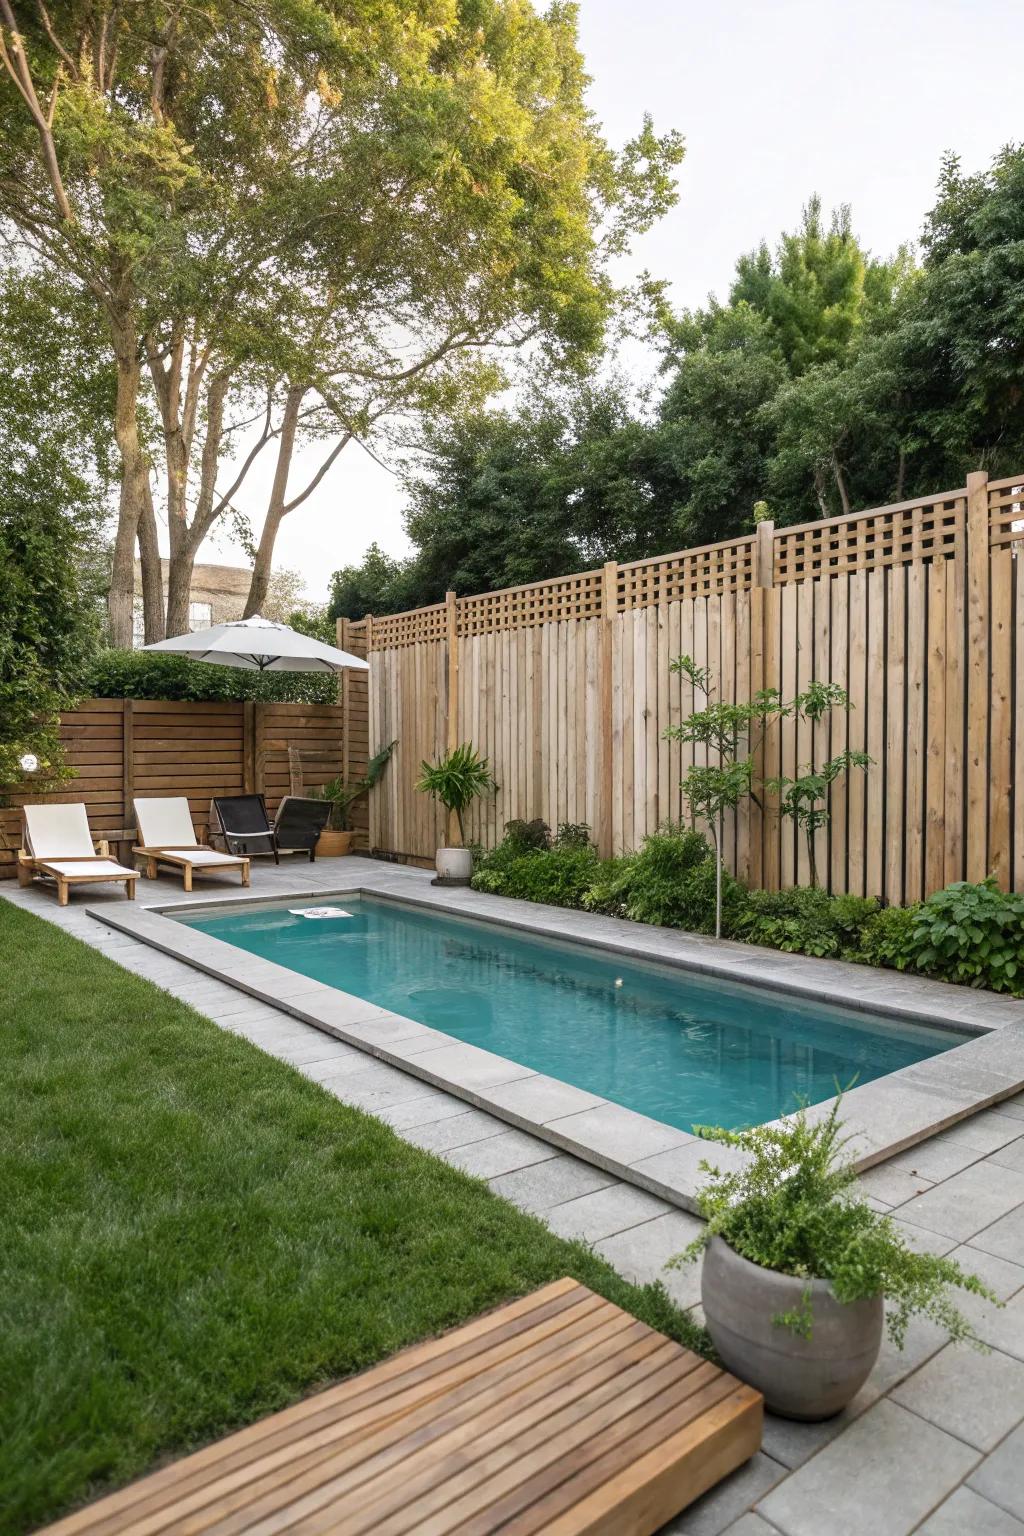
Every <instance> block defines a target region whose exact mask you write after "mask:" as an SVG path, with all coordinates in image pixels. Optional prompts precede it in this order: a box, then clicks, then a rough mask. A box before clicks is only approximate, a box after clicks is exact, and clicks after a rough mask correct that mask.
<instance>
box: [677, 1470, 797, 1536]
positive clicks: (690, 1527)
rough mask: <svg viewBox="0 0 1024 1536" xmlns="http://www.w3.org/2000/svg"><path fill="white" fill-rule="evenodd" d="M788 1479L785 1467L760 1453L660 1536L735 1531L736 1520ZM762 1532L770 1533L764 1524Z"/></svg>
mask: <svg viewBox="0 0 1024 1536" xmlns="http://www.w3.org/2000/svg"><path fill="white" fill-rule="evenodd" d="M785 1476H786V1468H785V1467H783V1466H780V1465H779V1463H778V1462H777V1461H772V1459H771V1457H770V1456H765V1455H764V1453H763V1452H761V1451H758V1453H757V1455H756V1456H752V1457H751V1458H750V1460H749V1461H748V1462H746V1463H745V1464H744V1465H743V1466H742V1467H739V1468H738V1469H737V1470H736V1471H735V1472H733V1473H732V1475H731V1476H729V1477H727V1478H726V1479H725V1480H724V1481H723V1482H721V1483H719V1484H718V1486H717V1487H716V1488H712V1490H711V1492H710V1493H706V1494H705V1495H704V1497H703V1498H701V1499H698V1500H697V1501H696V1503H695V1504H691V1505H690V1507H689V1509H684V1510H683V1512H682V1514H681V1515H677V1516H676V1518H675V1519H674V1520H671V1521H670V1522H669V1523H668V1525H664V1526H662V1528H661V1530H660V1531H659V1533H658V1536H722V1532H724V1531H726V1530H735V1529H736V1521H737V1519H738V1518H739V1517H740V1516H742V1515H743V1514H744V1513H745V1512H747V1511H749V1510H750V1509H751V1507H752V1505H754V1504H756V1503H757V1501H758V1499H760V1498H761V1497H762V1496H763V1495H764V1494H766V1493H767V1492H768V1490H769V1488H774V1486H775V1484H776V1483H777V1482H778V1481H779V1480H780V1479H781V1478H783V1477H785ZM754 1518H756V1519H760V1516H755V1517H754ZM762 1528H763V1529H768V1527H766V1526H764V1523H763V1522H762Z"/></svg>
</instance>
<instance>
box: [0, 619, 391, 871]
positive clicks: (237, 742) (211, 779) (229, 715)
mask: <svg viewBox="0 0 1024 1536" xmlns="http://www.w3.org/2000/svg"><path fill="white" fill-rule="evenodd" d="M360 635H361V631H360V630H358V629H357V630H356V633H355V634H354V635H353V636H352V641H353V643H352V644H351V645H350V646H349V649H351V650H357V649H358V645H359V638H360ZM346 678H347V679H349V678H351V679H358V680H357V681H355V682H348V683H347V684H346V685H343V697H342V702H341V703H340V704H273V703H251V702H249V703H211V704H196V703H189V702H170V701H157V700H150V699H134V700H133V699H92V700H89V701H88V702H86V703H84V704H83V705H82V706H81V707H80V708H79V709H76V710H73V711H71V712H70V713H68V714H66V715H64V716H62V718H61V727H60V734H61V739H62V741H63V743H64V748H65V754H66V758H67V761H68V762H69V764H70V765H71V766H72V767H73V768H74V769H75V777H74V778H73V779H69V780H68V781H67V782H66V783H64V784H62V785H61V787H60V789H59V790H58V791H56V792H55V793H54V794H51V795H33V794H31V793H28V792H26V790H25V786H22V787H21V788H20V790H19V792H17V793H14V792H12V793H10V794H9V795H7V796H6V797H5V799H6V802H7V803H6V806H5V807H4V808H3V809H0V832H2V833H3V837H2V838H0V878H3V877H4V876H10V875H12V874H13V873H14V855H15V850H16V849H17V846H18V842H19V839H20V832H21V810H20V807H21V806H22V805H23V804H25V803H26V802H28V801H40V800H46V801H55V802H59V801H71V800H82V801H84V802H85V806H86V809H87V811H88V813H89V822H90V825H91V827H92V829H93V832H94V833H95V834H96V836H97V837H106V838H108V839H110V840H111V841H112V842H118V843H121V842H126V841H127V840H128V839H129V838H130V836H131V829H132V827H133V825H134V815H133V811H132V800H133V798H134V797H135V796H139V797H143V796H153V795H185V796H186V797H187V799H188V802H189V809H190V810H191V812H192V819H193V821H194V822H195V824H196V828H197V830H198V829H200V828H201V827H204V826H205V824H206V822H207V820H208V818H209V811H210V801H211V799H212V798H213V796H214V795H235V794H242V793H245V792H250V791H254V790H256V791H261V792H262V793H264V794H265V795H266V797H267V805H268V808H269V810H270V811H271V813H273V811H274V810H275V809H276V807H277V805H278V803H279V802H280V800H281V797H282V795H285V794H287V793H288V791H289V787H290V784H289V760H288V752H289V748H296V747H298V748H299V749H300V752H301V754H302V756H303V758H306V757H308V758H309V759H310V760H311V761H315V762H316V763H317V765H318V768H319V766H320V765H321V764H322V765H323V766H324V768H325V769H326V768H329V767H333V772H334V773H340V774H343V775H345V776H346V777H351V778H359V777H360V776H361V775H363V774H364V773H365V772H366V763H367V735H366V692H367V688H366V682H365V674H356V673H348V674H346ZM360 688H361V693H362V697H361V698H360V697H359V694H360ZM346 695H347V696H346ZM367 814H368V813H367V808H366V802H365V800H364V801H361V802H359V803H358V804H357V805H356V807H355V815H354V818H353V819H354V822H355V827H356V831H357V834H358V836H357V840H356V841H357V846H358V845H359V844H362V846H364V847H365V844H366V827H367ZM4 844H6V846H4Z"/></svg>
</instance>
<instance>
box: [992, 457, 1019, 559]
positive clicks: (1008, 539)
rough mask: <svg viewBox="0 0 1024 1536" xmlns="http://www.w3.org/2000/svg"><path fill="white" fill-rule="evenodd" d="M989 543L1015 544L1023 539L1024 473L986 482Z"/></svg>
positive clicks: (996, 544)
mask: <svg viewBox="0 0 1024 1536" xmlns="http://www.w3.org/2000/svg"><path fill="white" fill-rule="evenodd" d="M988 526H989V544H990V545H991V546H992V548H993V549H994V548H996V547H997V546H998V545H1000V544H1015V543H1017V542H1018V541H1020V540H1021V539H1024V475H1017V476H1016V477H1015V478H1013V479H1010V480H990V481H989V483H988Z"/></svg>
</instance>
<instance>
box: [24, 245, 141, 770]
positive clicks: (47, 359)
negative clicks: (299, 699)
mask: <svg viewBox="0 0 1024 1536" xmlns="http://www.w3.org/2000/svg"><path fill="white" fill-rule="evenodd" d="M90 321H91V312H90V310H89V309H88V306H86V307H85V308H84V309H83V307H82V306H81V305H80V304H78V303H77V302H76V296H75V294H74V291H73V290H70V291H69V290H68V289H67V287H65V286H62V285H59V284H54V283H51V282H46V281H42V280H40V279H39V278H38V277H34V276H31V275H26V274H23V273H19V272H17V271H14V272H9V273H7V274H6V276H5V277H4V279H3V281H2V282H0V378H2V380H3V386H2V388H0V466H2V473H0V785H4V786H10V785H12V784H15V783H17V782H18V781H19V780H20V779H21V776H22V770H21V768H20V767H19V762H20V759H21V758H22V756H24V755H25V754H28V753H31V754H32V755H34V756H35V757H36V758H38V760H39V765H40V767H39V773H40V777H39V778H37V779H35V780H34V782H35V783H37V784H38V783H45V782H47V781H52V780H59V779H60V778H61V777H62V776H63V774H64V771H65V770H64V768H63V760H62V756H61V751H60V744H59V740H58V737H57V730H56V726H57V717H58V714H59V711H60V710H61V709H64V708H67V707H68V706H69V705H71V704H72V703H73V702H74V700H75V697H76V695H77V694H78V693H79V692H80V690H81V689H82V686H83V682H84V680H85V677H86V672H87V668H88V664H89V659H90V656H91V654H92V651H93V648H94V646H95V644H96V641H97V638H98V629H99V625H98V614H99V602H100V594H101V592H102V589H103V583H104V578H105V569H104V561H103V551H102V546H101V545H100V542H99V528H100V523H101V520H102V516H103V511H104V492H105V490H106V488H107V486H108V484H109V480H110V476H111V474H112V473H113V471H114V466H113V465H112V463H111V459H110V454H109V449H108V443H107V439H106V436H105V434H104V433H103V432H101V431H100V432H97V431H96V430H95V429H96V423H97V421H98V420H99V419H100V418H101V416H102V412H103V410H104V409H105V408H106V405H107V403H108V402H109V398H110V392H111V388H112V376H111V371H110V370H109V369H108V368H105V367H100V368H99V369H95V368H93V367H92V366H91V365H92V362H93V361H94V358H95V351H94V348H93V345H92V341H93V338H92V335H91V331H90Z"/></svg>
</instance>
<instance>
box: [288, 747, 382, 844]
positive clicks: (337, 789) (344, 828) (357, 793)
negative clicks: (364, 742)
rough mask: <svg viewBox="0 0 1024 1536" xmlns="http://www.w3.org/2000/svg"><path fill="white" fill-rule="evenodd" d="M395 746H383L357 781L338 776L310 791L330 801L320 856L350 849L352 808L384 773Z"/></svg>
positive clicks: (320, 839)
mask: <svg viewBox="0 0 1024 1536" xmlns="http://www.w3.org/2000/svg"><path fill="white" fill-rule="evenodd" d="M396 745H397V742H394V741H392V742H389V743H388V745H387V746H386V747H381V749H380V751H379V752H378V753H377V755H376V756H375V757H371V759H370V761H369V764H368V765H367V769H366V773H365V775H364V776H363V778H361V779H357V780H355V782H354V783H349V782H348V781H347V780H345V779H343V778H342V777H341V776H340V775H339V776H338V778H336V779H329V780H328V782H327V783H326V784H321V785H319V786H318V787H317V788H316V789H311V790H309V792H308V793H309V797H310V799H311V800H329V801H330V802H331V814H330V816H329V817H328V820H327V825H326V827H325V828H324V830H323V831H322V832H321V833H320V836H319V838H318V839H317V844H316V851H317V853H318V854H319V855H320V857H321V858H327V859H331V858H342V857H343V856H344V855H345V854H347V853H349V852H350V851H351V848H352V839H353V838H354V836H355V833H354V832H353V830H352V823H351V812H352V807H353V805H354V804H355V802H356V801H357V800H358V799H360V798H361V797H362V796H363V795H366V794H369V792H370V790H371V789H372V788H373V786H374V785H375V784H376V782H377V780H378V779H379V778H380V776H381V774H382V773H383V772H384V769H385V768H386V766H387V764H388V761H389V759H390V757H391V754H392V752H393V751H394V750H395V747H396Z"/></svg>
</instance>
